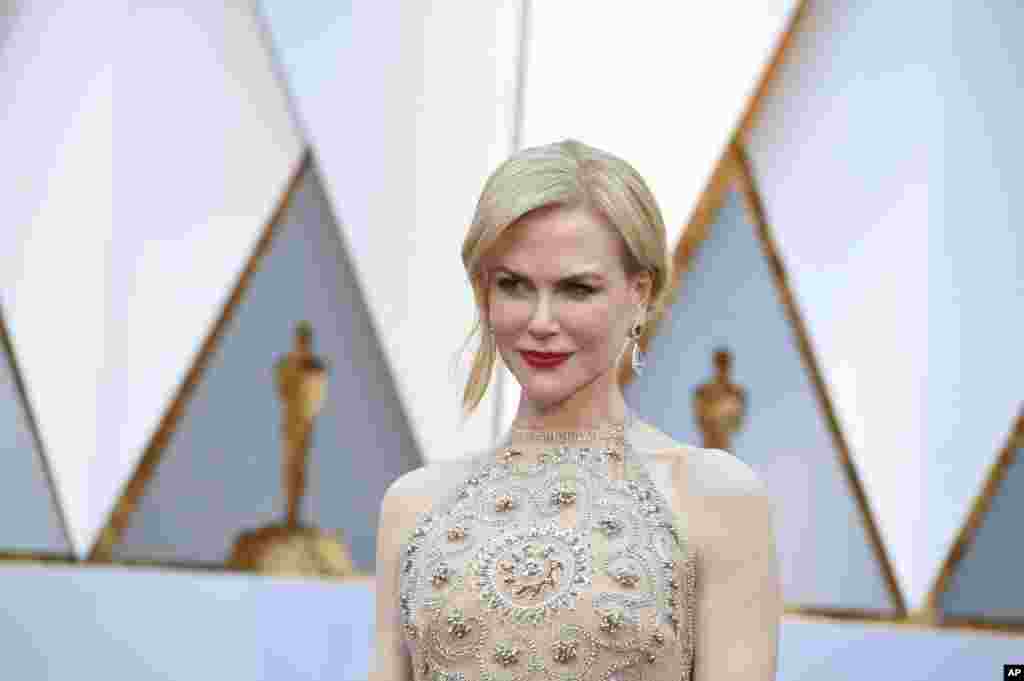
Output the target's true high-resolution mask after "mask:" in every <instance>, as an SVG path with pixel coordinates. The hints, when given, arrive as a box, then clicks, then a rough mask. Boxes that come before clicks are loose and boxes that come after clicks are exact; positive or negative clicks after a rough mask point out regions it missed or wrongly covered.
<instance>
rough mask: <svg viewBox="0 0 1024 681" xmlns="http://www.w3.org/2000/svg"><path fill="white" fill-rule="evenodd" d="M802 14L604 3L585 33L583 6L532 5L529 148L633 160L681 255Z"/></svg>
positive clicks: (778, 8) (770, 8)
mask: <svg viewBox="0 0 1024 681" xmlns="http://www.w3.org/2000/svg"><path fill="white" fill-rule="evenodd" d="M798 4H799V3H797V2H795V0H770V1H768V2H757V3H751V2H743V1H741V0H725V1H724V2H723V1H720V2H714V3H707V2H701V3H687V2H658V3H645V4H644V6H643V9H642V10H640V11H636V10H631V9H626V8H624V7H623V5H621V4H619V3H613V2H609V3H603V2H594V3H588V5H587V8H586V30H579V26H580V11H579V5H577V4H575V3H563V2H533V3H530V25H529V29H528V30H529V34H528V40H526V41H525V43H524V49H525V50H526V58H527V64H526V80H525V86H524V99H525V102H524V105H523V138H522V139H523V146H525V147H532V146H535V145H540V144H548V143H550V142H556V141H559V140H562V139H565V138H567V137H571V138H575V139H578V140H580V141H581V142H585V143H587V144H590V145H593V146H596V147H599V148H601V149H604V150H605V151H608V152H610V153H612V154H615V155H616V156H619V157H621V158H623V159H625V160H626V161H628V162H629V163H630V164H632V165H633V166H634V167H635V168H636V169H637V171H638V172H639V173H640V174H641V175H642V176H643V177H644V180H645V181H646V182H647V183H648V185H650V188H651V190H652V191H653V192H654V195H655V196H656V197H657V198H658V203H659V207H660V209H661V212H662V216H663V217H664V219H665V223H666V226H667V228H668V241H669V246H670V247H673V246H674V245H675V243H676V241H677V240H678V239H679V236H680V235H681V233H682V229H683V226H684V225H685V222H686V219H687V216H688V215H689V214H690V212H691V211H692V209H693V207H694V205H695V204H696V202H697V200H698V198H699V197H700V194H701V190H702V188H703V187H704V185H705V183H706V182H707V179H708V177H709V176H710V174H711V172H712V170H713V169H714V167H715V163H716V161H717V159H718V158H719V156H720V155H721V154H722V150H723V148H724V147H725V146H726V144H727V143H728V141H729V139H730V137H731V136H732V134H733V131H734V130H735V128H736V124H737V123H738V122H739V121H740V120H741V118H742V116H743V113H744V111H745V110H746V107H747V106H748V104H749V102H750V96H751V93H752V92H753V91H754V90H755V89H756V86H757V83H758V81H759V80H760V77H761V75H762V73H763V71H764V69H765V66H766V65H767V64H768V62H769V61H770V59H771V56H772V54H773V52H774V50H775V48H776V46H777V44H778V41H779V39H780V37H781V36H782V34H783V33H784V31H785V29H786V27H787V26H788V25H789V22H790V20H791V18H792V15H793V13H794V12H795V11H796V8H797V6H798ZM613 46H614V47H613ZM567 74H572V75H571V77H567ZM612 91H616V94H614V95H612V94H611V92H612Z"/></svg>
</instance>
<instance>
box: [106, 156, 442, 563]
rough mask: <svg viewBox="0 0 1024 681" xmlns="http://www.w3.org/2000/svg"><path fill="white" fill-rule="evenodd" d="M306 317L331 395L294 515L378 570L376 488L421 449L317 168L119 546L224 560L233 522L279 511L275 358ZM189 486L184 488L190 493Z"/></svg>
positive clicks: (255, 520) (125, 550)
mask: <svg viewBox="0 0 1024 681" xmlns="http://www.w3.org/2000/svg"><path fill="white" fill-rule="evenodd" d="M302 320H307V321H309V322H310V323H311V324H312V325H313V331H314V350H315V352H316V353H317V354H319V355H321V356H322V357H323V358H324V359H325V361H326V362H327V363H328V373H329V378H328V389H327V399H326V401H325V403H324V406H323V411H322V412H321V414H320V415H319V416H318V417H317V421H316V427H315V432H314V435H313V439H312V444H311V448H310V452H309V460H308V462H307V475H308V490H307V494H306V496H305V498H304V500H303V502H304V503H303V504H302V507H301V508H300V522H302V523H303V524H311V525H316V526H318V527H322V528H325V529H328V530H341V531H342V532H343V536H344V541H345V543H346V545H347V546H348V547H349V549H350V551H351V554H352V558H353V560H354V562H355V564H356V566H357V567H358V568H360V569H362V570H365V571H366V572H368V573H372V572H373V567H374V561H375V558H376V553H375V551H376V535H377V523H378V511H379V510H380V500H381V499H382V498H383V497H384V492H385V491H386V490H387V488H388V485H390V484H391V483H392V482H393V481H394V480H395V479H396V478H397V477H398V476H400V475H401V474H402V473H405V472H406V471H408V470H411V469H412V468H415V467H417V466H418V465H419V464H421V463H422V462H421V461H420V457H419V452H418V451H417V450H416V443H415V441H414V440H413V438H412V434H411V432H410V427H409V423H408V422H407V421H406V420H405V414H404V412H403V410H402V405H401V403H400V400H399V399H398V394H397V391H396V389H395V385H394V382H393V380H392V378H391V376H390V375H389V374H388V367H387V363H386V362H385V361H384V356H383V350H382V349H381V347H380V344H379V343H378V340H377V338H376V336H375V335H374V332H373V328H372V325H371V324H370V315H369V313H368V311H367V309H366V305H365V303H364V301H363V300H362V299H361V297H360V293H359V288H358V286H356V284H355V277H354V275H353V273H352V267H351V264H350V263H349V262H347V255H346V253H345V250H344V248H343V247H342V244H341V241H340V235H339V233H338V227H337V225H336V224H335V221H334V219H333V218H332V216H331V214H330V207H329V205H328V202H327V197H326V195H325V193H324V190H323V186H322V184H321V183H320V180H319V177H318V175H317V171H316V168H315V167H314V166H312V165H310V167H309V168H307V169H306V170H305V171H304V172H303V174H302V176H301V178H300V179H299V181H298V183H297V185H296V188H295V190H294V191H293V193H292V194H291V197H290V199H289V202H288V207H287V209H286V210H285V212H284V214H283V215H282V217H281V222H280V223H279V224H278V226H277V227H276V228H275V236H274V239H273V242H272V243H271V246H270V248H269V250H268V251H267V252H266V253H265V254H264V255H263V257H262V258H261V260H260V263H259V267H258V268H257V269H256V271H255V272H254V273H253V274H252V276H251V278H250V279H249V281H248V284H247V287H246V290H245V294H244V296H243V298H242V300H241V302H240V303H239V304H238V305H237V307H235V310H234V312H233V314H232V318H231V321H230V323H229V324H227V325H226V327H225V329H224V332H223V335H222V336H221V338H220V341H219V343H218V346H217V350H216V351H215V353H214V354H213V355H212V356H211V357H210V359H209V362H208V364H207V365H206V366H207V368H206V369H205V370H204V372H203V377H202V381H201V382H200V384H199V385H198V386H197V387H196V389H195V391H194V392H193V394H192V396H191V397H190V398H189V402H188V406H187V407H186V409H185V412H184V415H183V416H182V419H181V422H180V424H179V425H178V427H177V429H176V430H175V434H174V437H173V438H172V439H171V441H170V442H169V443H168V445H167V447H166V449H164V451H163V453H162V454H161V457H160V464H159V466H158V467H157V468H156V473H155V475H154V476H153V478H152V480H151V482H150V484H149V485H148V486H147V489H146V494H145V495H144V496H143V497H142V498H141V500H140V502H139V503H138V506H137V510H136V511H135V513H134V514H133V515H132V517H131V522H130V524H129V525H128V527H127V529H126V531H125V533H124V535H123V539H122V541H121V543H120V544H119V545H118V546H116V547H115V550H114V552H113V553H114V557H115V559H125V558H127V559H141V560H161V561H168V562H174V563H181V562H187V561H202V562H207V563H218V562H222V561H225V560H227V558H228V556H229V555H230V551H231V548H232V546H233V542H234V540H235V538H236V537H237V536H238V534H239V533H240V532H242V531H243V530H247V529H252V528H255V527H262V526H265V525H267V524H271V523H279V522H283V520H282V519H283V517H284V511H285V503H286V498H285V497H284V495H283V494H282V456H283V452H282V444H283V441H282V435H281V427H280V424H281V407H282V405H281V402H280V399H279V398H278V396H277V391H276V388H275V386H274V380H273V372H272V367H273V365H274V362H275V361H276V360H277V359H279V358H280V357H281V356H282V355H284V353H285V352H287V351H288V350H290V349H291V348H292V344H293V342H294V341H293V338H294V329H295V325H296V324H297V323H298V322H299V321H302ZM184 500H188V501H187V503H186V502H184Z"/></svg>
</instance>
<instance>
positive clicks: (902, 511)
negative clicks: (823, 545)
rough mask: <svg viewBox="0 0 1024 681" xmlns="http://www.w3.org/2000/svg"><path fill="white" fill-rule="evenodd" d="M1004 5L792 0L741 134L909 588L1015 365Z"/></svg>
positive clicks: (1018, 14) (1019, 292)
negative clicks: (768, 76) (757, 110)
mask: <svg viewBox="0 0 1024 681" xmlns="http://www.w3.org/2000/svg"><path fill="white" fill-rule="evenodd" d="M1021 21H1024V13H1022V10H1020V9H1019V8H1017V7H1016V6H1015V5H1013V4H1011V3H1004V4H1001V5H1000V7H999V8H988V7H986V8H982V7H980V6H977V5H970V4H963V5H962V6H957V5H954V4H953V3H952V2H942V3H932V4H931V5H929V8H928V11H927V12H922V11H921V8H920V7H919V6H917V5H915V4H913V3H911V4H901V3H885V2H866V1H865V2H854V3H842V4H836V3H824V2H822V3H811V9H810V11H809V16H808V21H807V23H806V26H805V27H804V29H803V30H802V31H801V32H799V33H798V34H797V36H796V38H795V40H794V43H793V45H792V51H791V52H790V53H789V58H788V59H787V62H786V64H785V65H784V66H783V68H781V69H780V71H779V74H778V79H777V81H776V83H775V86H774V87H773V91H772V92H771V93H770V94H769V96H768V97H767V98H766V100H765V102H764V108H763V115H762V116H761V117H760V120H759V121H758V123H757V125H756V126H755V128H754V130H753V131H752V133H751V136H750V140H749V149H750V153H751V155H752V157H753V162H754V166H755V171H756V174H757V177H758V181H759V183H760V186H761V189H762V191H763V194H764V199H765V203H766V206H767V212H768V219H769V221H770V222H771V223H772V225H773V226H774V227H775V229H776V230H777V233H778V235H779V241H780V247H781V249H782V251H783V256H784V257H785V259H786V262H787V263H788V264H789V268H790V274H791V276H792V279H793V283H794V288H795V290H796V294H797V298H798V300H799V302H800V303H801V305H802V307H803V309H804V311H805V314H806V317H807V321H808V324H809V326H810V330H811V333H812V336H813V340H814V342H815V347H816V350H817V351H818V355H819V358H820V360H821V363H822V367H823V371H824V374H825V379H826V381H827V382H828V383H829V385H830V387H831V390H832V394H833V397H834V400H835V403H836V406H837V408H838V411H839V416H840V418H841V420H842V422H843V426H844V428H845V431H846V434H847V436H848V437H849V440H850V442H851V445H852V449H853V455H854V457H855V461H856V463H857V464H858V466H859V468H860V470H861V472H862V476H863V479H864V482H865V487H866V491H867V493H868V496H869V497H870V499H871V502H872V504H873V505H874V506H875V508H876V510H877V513H878V518H879V524H880V526H881V531H882V534H883V537H884V538H885V540H886V542H887V544H888V545H889V547H890V548H891V551H892V555H893V559H894V563H895V567H896V569H897V572H898V575H899V576H900V577H901V579H902V581H903V583H904V586H905V587H906V594H907V596H908V602H909V604H910V605H911V606H917V605H920V604H921V603H922V601H923V598H924V595H925V593H926V592H927V590H928V588H929V586H930V584H931V582H932V580H933V579H934V577H935V575H936V574H937V571H938V570H939V567H940V565H941V563H942V561H943V559H944V557H945V555H946V553H947V551H948V550H949V547H950V545H951V544H952V541H953V539H954V537H955V535H956V532H957V529H958V528H959V526H960V525H961V523H962V522H963V520H964V518H965V517H966V514H967V512H968V509H969V507H970V503H971V500H972V498H973V497H974V495H975V494H976V493H977V492H978V491H979V489H980V487H981V484H982V481H983V476H984V473H985V469H986V467H987V466H988V464H989V463H990V462H991V461H992V460H993V459H994V457H995V455H996V453H997V451H998V449H999V448H1000V446H1001V445H1002V442H1003V439H1004V438H1005V437H1006V432H1007V429H1008V428H1009V424H1010V423H1011V421H1012V420H1013V416H1014V413H1015V411H1016V409H1017V407H1018V404H1019V400H1020V386H1021V385H1022V384H1024V365H1022V364H1021V362H1020V361H1019V348H1018V346H1019V344H1020V343H1019V338H1020V335H1021V330H1022V329H1021V325H1020V321H1019V319H1020V315H1019V314H1018V313H1017V312H1016V311H1019V310H1021V309H1024V288H1022V283H1021V282H1022V280H1024V256H1022V254H1024V237H1022V236H1021V232H1020V229H1019V219H1017V217H1016V216H1018V215H1019V214H1020V211H1021V208H1022V207H1024V203H1022V202H1021V200H1020V198H1019V197H1018V196H1017V195H1016V194H1015V193H1014V192H1012V191H1009V190H1008V187H1010V186H1013V185H1014V183H1016V184H1019V180H1018V179H1017V178H1019V177H1020V170H1019V160H1020V158H1021V155H1022V152H1024V144H1022V142H1021V141H1020V138H1019V135H1018V134H1017V133H1018V127H1019V126H1018V123H1017V121H1018V119H1019V116H1018V115H1017V114H1016V113H1015V112H1019V111H1020V109H1021V106H1022V105H1024V98H1022V96H1021V95H1020V92H1021V89H1020V87H1019V85H1020V80H1019V78H1020V76H1019V73H1020V72H1021V68H1020V66H1021V64H1022V63H1024V49H1021V48H1019V47H1016V45H1017V43H1014V42H1013V41H1012V40H1009V39H1008V38H1007V33H1006V31H1007V30H1008V27H1010V26H1020V25H1021ZM951 40H952V42H951ZM951 45H952V46H953V47H952V48H951Z"/></svg>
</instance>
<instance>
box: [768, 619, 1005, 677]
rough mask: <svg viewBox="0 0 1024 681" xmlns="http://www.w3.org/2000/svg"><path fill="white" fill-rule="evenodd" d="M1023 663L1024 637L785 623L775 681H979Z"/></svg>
mask: <svg viewBox="0 0 1024 681" xmlns="http://www.w3.org/2000/svg"><path fill="white" fill-rule="evenodd" d="M1011 662H1012V663H1018V664H1019V663H1022V662H1024V636H1019V635H1018V636H1016V637H1012V636H1009V635H1003V634H988V633H973V632H972V633H967V632H962V631H941V630H927V629H914V628H910V627H893V626H885V625H882V624H861V623H856V622H849V623H846V622H844V623H842V624H828V623H820V622H806V621H801V620H795V619H793V620H791V619H784V620H783V624H782V629H781V632H780V638H779V673H778V675H777V679H778V681H821V680H822V679H828V681H864V680H865V679H879V680H884V681H965V680H967V679H970V680H972V681H974V680H978V681H983V680H986V679H993V680H996V679H1002V678H1003V665H1004V664H1008V663H1011Z"/></svg>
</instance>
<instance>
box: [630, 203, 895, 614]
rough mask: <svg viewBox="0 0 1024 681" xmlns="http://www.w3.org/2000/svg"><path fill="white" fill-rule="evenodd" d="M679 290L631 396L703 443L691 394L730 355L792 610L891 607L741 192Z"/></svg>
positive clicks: (672, 431) (747, 446)
mask: <svg viewBox="0 0 1024 681" xmlns="http://www.w3.org/2000/svg"><path fill="white" fill-rule="evenodd" d="M680 286H681V290H680V294H679V298H678V300H677V301H676V302H675V303H674V305H673V307H672V308H671V309H670V310H669V311H668V314H667V318H666V319H665V320H664V322H663V325H662V327H661V329H660V330H659V331H658V333H657V335H656V336H655V337H654V338H653V339H652V341H651V346H650V349H649V352H648V355H647V357H648V366H647V368H646V369H645V371H644V373H643V375H642V376H641V377H639V378H638V379H637V380H635V381H633V382H632V383H630V384H629V385H628V386H627V388H626V392H627V400H628V401H629V402H630V403H631V404H634V405H635V407H636V408H637V410H638V411H639V412H640V413H642V414H644V416H645V417H649V418H650V419H651V421H652V422H653V423H654V424H655V425H656V426H657V427H658V428H660V429H661V430H663V431H664V432H665V433H668V434H669V435H672V436H673V437H674V438H675V439H677V440H679V441H681V442H688V443H692V444H697V445H699V444H700V443H701V439H702V438H701V436H700V434H699V431H698V430H697V428H696V425H695V421H694V417H693V409H692V401H691V395H692V392H693V389H694V388H695V387H696V386H697V385H699V384H700V383H703V382H705V381H707V380H710V379H711V378H712V376H713V367H712V353H713V351H714V349H715V348H717V347H719V346H725V347H727V348H729V350H730V351H731V352H732V353H733V373H734V378H733V380H734V381H735V382H736V383H738V384H740V385H742V386H744V387H745V389H746V391H747V400H748V406H747V415H746V420H745V423H744V426H743V429H742V431H741V432H740V433H739V434H738V436H737V437H735V438H734V440H733V450H734V454H735V455H736V456H738V457H739V458H740V459H742V460H743V461H745V462H746V463H748V464H749V465H750V466H751V467H752V468H753V469H754V470H755V471H756V472H757V474H758V475H759V476H760V478H761V479H762V480H763V481H764V482H765V484H766V485H767V487H768V490H769V491H770V493H771V496H772V498H773V500H774V502H775V517H774V523H775V532H776V539H777V548H778V553H779V560H780V568H781V580H782V587H783V597H784V600H785V602H786V604H787V605H788V606H799V607H810V608H841V609H855V610H870V611H876V612H878V611H882V612H886V613H891V612H893V611H894V604H893V603H892V602H891V600H890V596H889V591H888V589H887V587H886V580H885V577H884V573H883V570H882V568H881V566H880V565H879V563H878V561H877V560H876V558H875V554H874V551H873V549H872V545H871V543H870V540H869V535H868V533H867V531H866V529H865V525H864V522H863V520H862V517H861V513H860V510H859V509H858V506H857V502H856V500H855V497H854V494H853V492H852V490H851V488H850V485H849V484H848V482H847V480H846V477H845V474H844V471H843V468H842V465H841V463H840V461H839V458H838V456H837V453H836V450H835V447H834V445H833V441H832V437H831V433H830V430H829V425H828V423H827V421H826V419H825V417H824V416H823V414H822V411H821V409H820V407H819V404H818V398H817V396H816V393H815V388H814V385H813V383H812V381H811V378H810V375H809V374H808V371H807V369H806V368H805V366H804V363H803V359H802V357H801V354H800V350H799V348H798V344H797V338H796V336H795V334H794V331H793V330H792V328H791V326H790V323H789V322H788V320H787V317H786V311H785V309H784V307H783V304H782V301H781V299H780V297H779V293H778V291H777V288H776V284H775V281H774V279H773V277H772V273H771V271H770V269H769V266H768V261H767V259H766V257H765V255H764V253H763V252H762V248H761V244H760V241H759V239H758V236H757V230H756V228H755V226H754V224H753V221H752V219H751V217H750V216H749V214H748V213H747V211H746V209H745V206H744V204H743V200H742V199H741V197H740V195H739V194H738V193H737V192H736V191H735V190H731V191H729V192H728V193H727V195H726V197H725V200H724V203H723V205H722V208H721V209H720V211H719V213H718V215H717V218H716V219H715V221H714V222H713V223H712V224H711V226H710V227H709V235H708V237H707V238H706V239H705V240H704V242H703V243H702V244H701V246H700V247H699V248H698V250H697V252H696V254H695V256H694V259H693V260H692V261H691V265H690V269H689V270H688V271H687V273H686V274H685V275H684V276H683V279H682V281H681V284H680Z"/></svg>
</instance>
